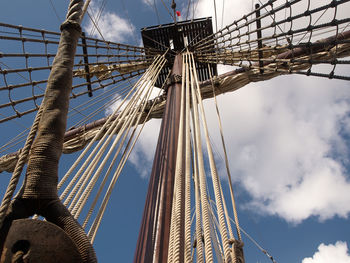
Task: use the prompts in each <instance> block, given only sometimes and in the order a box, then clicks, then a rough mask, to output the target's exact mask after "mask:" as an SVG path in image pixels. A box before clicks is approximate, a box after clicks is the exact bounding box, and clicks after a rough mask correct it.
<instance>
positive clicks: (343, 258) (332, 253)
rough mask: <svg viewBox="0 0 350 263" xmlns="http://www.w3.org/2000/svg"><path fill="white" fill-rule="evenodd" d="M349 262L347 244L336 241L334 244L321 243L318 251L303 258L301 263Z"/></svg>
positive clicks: (349, 256)
mask: <svg viewBox="0 0 350 263" xmlns="http://www.w3.org/2000/svg"><path fill="white" fill-rule="evenodd" d="M330 262H337V263H350V255H349V253H348V246H347V244H346V243H345V242H342V241H337V242H336V243H335V245H333V244H329V245H325V244H323V243H322V244H321V245H319V247H318V251H317V252H316V253H315V254H314V255H313V257H312V258H304V259H303V261H302V263H330Z"/></svg>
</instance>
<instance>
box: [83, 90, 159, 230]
mask: <svg viewBox="0 0 350 263" xmlns="http://www.w3.org/2000/svg"><path fill="white" fill-rule="evenodd" d="M161 92H162V90H161V89H160V90H159V94H160V93H161ZM159 94H158V95H159ZM155 103H156V101H153V104H152V106H151V108H150V111H149V112H148V115H149V114H150V113H151V110H152V109H153V107H154V105H155ZM146 120H147V118H146V119H145V120H144V121H143V124H142V126H141V129H140V131H139V133H138V135H137V138H136V140H135V141H137V139H138V137H139V136H140V134H141V131H142V130H143V128H144V126H145V124H146ZM135 131H136V125H135V128H134V131H133V133H134V132H135ZM132 136H133V135H132ZM132 136H131V137H132ZM128 144H129V143H128ZM132 148H133V146H132ZM126 150H127V147H126V148H125V151H124V153H123V156H122V158H121V159H122V160H123V158H124V155H125V152H126ZM106 182H107V174H106V175H105V177H104V178H103V181H102V183H101V185H100V187H99V189H98V192H97V194H96V196H95V198H94V200H93V202H92V204H91V207H90V209H89V212H88V213H87V216H86V218H85V220H84V223H83V228H85V227H86V225H87V223H88V221H89V220H90V217H91V215H92V213H93V210H94V208H95V206H96V204H97V201H98V198H99V196H100V195H101V193H102V190H103V188H104V186H105V183H106Z"/></svg>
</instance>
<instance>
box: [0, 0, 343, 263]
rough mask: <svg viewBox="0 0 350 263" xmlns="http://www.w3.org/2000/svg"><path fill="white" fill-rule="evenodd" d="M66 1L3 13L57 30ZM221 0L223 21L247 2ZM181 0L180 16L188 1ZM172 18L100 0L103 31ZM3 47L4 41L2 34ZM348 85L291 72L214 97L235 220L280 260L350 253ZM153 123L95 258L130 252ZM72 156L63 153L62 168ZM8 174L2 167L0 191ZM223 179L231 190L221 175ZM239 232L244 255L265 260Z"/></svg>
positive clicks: (9, 4)
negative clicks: (226, 156)
mask: <svg viewBox="0 0 350 263" xmlns="http://www.w3.org/2000/svg"><path fill="white" fill-rule="evenodd" d="M68 2H69V1H68V0H65V1H55V0H52V2H50V1H49V0H47V1H43V0H37V1H23V0H22V1H21V0H13V1H6V2H5V1H4V3H3V4H2V7H1V9H0V21H1V22H4V23H9V24H15V25H24V26H28V27H32V28H39V29H46V30H52V31H58V30H59V24H60V23H61V22H62V21H63V18H64V16H65V13H66V9H67V5H68ZM164 2H165V4H166V5H167V6H168V8H170V2H169V1H168V0H164ZM315 2H320V1H315ZM325 2H328V1H325ZM153 3H155V4H156V7H157V11H156V12H155V9H154V5H153ZM222 3H223V1H217V3H216V4H217V10H218V13H217V14H218V18H219V19H218V21H219V22H218V25H219V27H221V25H222V26H225V25H226V24H228V23H230V22H233V20H234V19H238V18H240V17H242V16H243V15H244V14H245V13H247V12H248V11H250V10H251V8H252V2H251V1H248V0H245V1H244V0H235V1H233V0H231V1H229V0H226V1H225V7H224V10H223V9H222ZM253 3H255V1H254V2H253ZM100 5H101V1H97V0H93V1H92V5H91V7H92V10H93V11H94V12H97V10H98V8H99V7H100ZM177 5H178V10H180V11H181V12H182V19H185V17H186V13H187V12H186V10H187V5H188V1H177ZM53 6H54V8H53ZM348 7H349V6H348ZM190 10H191V11H190V14H189V17H190V18H192V16H193V10H195V12H194V14H195V15H194V17H196V18H199V17H206V16H214V4H213V1H210V0H200V1H198V2H196V3H195V4H194V6H193V7H192V5H191V8H190ZM222 10H223V11H222ZM346 10H349V9H343V10H340V12H343V13H344V12H346ZM157 14H158V15H157ZM169 22H171V20H170V16H169V14H168V12H167V10H166V9H165V8H164V6H163V4H162V2H161V1H158V0H155V1H154V2H153V0H131V1H120V0H119V1H106V5H105V8H104V10H103V13H102V15H101V19H100V20H99V26H100V28H101V31H102V34H103V36H104V38H105V39H106V40H110V41H115V42H121V43H126V44H132V45H141V44H142V42H141V37H140V29H141V28H142V27H145V26H152V25H157V24H159V23H169ZM83 28H84V31H86V33H92V35H93V36H94V37H100V36H99V35H98V33H96V32H92V31H91V30H92V27H91V24H90V23H89V20H88V19H87V18H85V20H84V23H83ZM0 47H1V48H4V49H5V46H4V44H2V45H0ZM0 52H6V51H3V50H0ZM224 70H225V68H220V71H221V72H223V71H224ZM1 85H2V83H1ZM349 88H350V83H349V82H346V81H339V80H331V81H330V80H327V79H323V78H315V77H305V76H296V75H292V76H282V77H277V78H275V79H273V80H269V81H265V82H259V83H252V84H249V85H247V86H245V87H244V88H243V89H240V90H238V91H236V92H234V93H231V94H224V95H223V96H219V97H218V101H219V107H220V111H221V115H222V119H223V127H224V134H225V138H226V142H227V148H228V149H229V150H228V154H229V159H230V166H231V170H232V174H233V180H234V189H235V191H236V198H237V203H238V212H239V219H240V224H241V227H242V228H243V229H244V230H245V231H246V232H248V233H249V235H250V236H252V237H253V238H254V239H255V240H256V241H257V242H258V243H259V244H260V245H261V246H262V247H263V248H264V249H266V250H267V251H268V252H269V253H270V254H271V255H272V256H273V257H274V258H275V260H276V261H277V262H282V263H293V262H302V263H326V262H328V263H329V262H334V263H349V262H350V255H349V251H348V246H349V242H350V228H349V223H350V222H349V217H348V216H349V212H350V194H349V192H350V181H349V168H350V166H349V157H348V156H349V150H350V141H349V138H350V137H349V136H350V120H349V112H350V104H349V102H350V92H349ZM205 105H206V109H207V112H206V113H207V118H208V121H209V126H210V127H211V131H210V132H211V138H212V139H213V144H214V145H215V146H218V145H220V138H219V131H218V128H217V127H218V125H217V119H216V116H215V111H214V108H213V106H214V105H213V102H212V101H206V102H205ZM23 125H24V126H29V125H30V121H29V120H27V122H24V121H23V122H22V121H20V122H18V121H17V123H15V122H14V123H11V124H7V123H3V124H0V129H1V135H2V136H1V138H0V142H1V145H3V144H4V143H5V142H6V141H7V140H8V139H9V138H11V137H12V136H13V135H14V134H16V133H15V131H16V132H19V131H21V129H22V126H23ZM159 125H160V120H153V121H150V122H149V123H148V124H147V126H146V128H145V131H144V132H143V135H142V137H141V138H140V141H139V142H138V144H137V146H136V149H135V150H136V151H135V153H134V154H133V156H132V158H131V161H130V163H129V164H128V165H127V166H126V168H125V170H124V172H123V174H122V176H121V178H120V180H119V182H118V183H117V186H116V188H115V190H114V194H113V196H112V199H111V201H110V203H109V206H108V209H107V211H106V214H105V216H104V219H103V223H102V226H101V227H100V230H99V232H98V235H97V238H96V240H95V244H94V247H95V249H96V253H97V257H98V259H99V261H100V262H111V261H113V262H115V261H117V262H131V261H132V258H133V254H134V250H135V246H136V241H137V236H138V230H139V224H140V221H141V216H142V212H143V205H144V200H145V196H146V191H147V183H148V178H149V177H148V175H149V173H150V169H151V165H152V159H153V153H154V149H155V145H156V140H157V136H158V128H159ZM217 148H220V147H217ZM218 151H219V152H220V151H221V150H220V149H219V150H218ZM220 155H221V156H223V155H222V153H220V154H217V156H216V157H217V159H218V161H219V164H220V165H219V168H220V169H224V166H223V163H222V161H221V158H220ZM74 157H75V155H63V157H62V162H61V168H60V169H61V170H60V174H64V172H65V171H66V170H67V169H68V168H69V166H70V165H71V164H72V160H73V159H74ZM9 176H10V174H8V173H2V174H0V184H1V188H0V190H1V193H3V192H4V189H5V187H6V185H7V182H8V179H9ZM223 185H224V186H223V187H224V190H225V192H227V190H228V189H227V188H228V184H227V182H226V181H225V179H224V178H223ZM243 239H244V242H245V250H244V251H245V257H246V262H254V263H255V262H271V261H270V260H269V259H268V258H267V257H266V256H265V255H264V254H263V253H262V252H261V251H259V250H258V249H257V248H256V246H255V245H254V244H252V242H251V241H249V240H248V239H247V238H246V237H245V236H243Z"/></svg>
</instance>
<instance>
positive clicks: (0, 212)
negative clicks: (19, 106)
mask: <svg viewBox="0 0 350 263" xmlns="http://www.w3.org/2000/svg"><path fill="white" fill-rule="evenodd" d="M43 104H44V101H43V102H42V104H41V105H43ZM42 113H43V107H42V106H40V108H39V110H38V113H37V114H36V116H35V119H34V122H33V125H32V127H31V129H30V132H29V134H28V137H27V140H26V142H25V144H24V147H23V149H22V151H21V154H20V156H19V159H18V161H17V163H16V167H15V170H14V172H13V174H12V177H11V180H10V182H9V185H8V186H7V189H6V193H5V195H4V198H3V200H2V202H1V207H0V229H1V228H2V225H3V222H4V219H5V216H6V213H7V209H8V208H9V205H10V203H11V199H12V197H13V194H14V192H15V190H16V187H17V184H18V181H19V178H20V177H21V173H22V171H23V167H24V165H25V164H26V162H27V159H28V156H29V151H30V148H31V147H32V144H33V141H34V138H35V135H36V133H37V131H38V126H39V122H40V119H41V116H42Z"/></svg>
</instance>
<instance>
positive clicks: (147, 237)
mask: <svg viewBox="0 0 350 263" xmlns="http://www.w3.org/2000/svg"><path fill="white" fill-rule="evenodd" d="M181 71H182V55H181V54H178V55H176V57H175V61H174V65H173V68H172V74H171V78H170V79H171V80H174V81H172V83H171V84H170V86H169V87H168V91H167V103H166V106H165V111H164V114H163V120H162V125H161V128H160V133H159V138H158V144H157V149H156V153H155V157H154V162H153V168H152V173H151V177H150V181H149V187H148V193H147V199H146V203H145V208H144V212H143V218H142V222H141V228H140V232H139V237H138V241H137V247H136V252H135V256H134V262H135V263H138V262H167V259H168V244H169V233H170V221H171V209H172V200H173V192H174V177H175V163H176V151H177V140H178V133H179V120H180V104H181V103H180V97H181V83H178V81H179V79H181V78H179V76H180V75H181Z"/></svg>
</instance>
